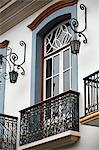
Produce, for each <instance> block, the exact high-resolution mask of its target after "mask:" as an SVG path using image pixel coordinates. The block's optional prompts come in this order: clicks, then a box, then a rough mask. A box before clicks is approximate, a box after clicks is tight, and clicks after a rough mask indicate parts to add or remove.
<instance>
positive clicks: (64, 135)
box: [19, 130, 80, 150]
mask: <svg viewBox="0 0 99 150" xmlns="http://www.w3.org/2000/svg"><path fill="white" fill-rule="evenodd" d="M70 135H73V136H77V137H80V134H79V132H77V131H72V130H69V131H66V132H63V133H60V134H56V135H53V136H50V137H47V138H44V139H42V140H38V141H35V142H32V143H29V144H25V145H23V146H19V150H22V149H26V148H29V147H34V146H37V145H40V144H44V143H47V142H51V141H54V140H57V139H60V138H63V137H67V136H70Z"/></svg>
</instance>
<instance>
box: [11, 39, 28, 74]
mask: <svg viewBox="0 0 99 150" xmlns="http://www.w3.org/2000/svg"><path fill="white" fill-rule="evenodd" d="M20 46H23V47H24V58H23V62H22V63H21V64H17V63H16V61H17V60H18V58H19V57H18V55H17V54H16V53H10V62H11V63H12V64H13V67H14V68H15V67H17V69H21V70H22V72H21V74H22V75H25V70H24V68H23V67H22V65H23V64H24V63H25V56H26V43H25V42H24V41H20Z"/></svg>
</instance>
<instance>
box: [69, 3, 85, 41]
mask: <svg viewBox="0 0 99 150" xmlns="http://www.w3.org/2000/svg"><path fill="white" fill-rule="evenodd" d="M80 9H81V10H83V11H84V13H85V27H84V29H83V30H81V31H77V30H76V28H77V27H78V26H79V22H78V20H77V19H75V18H72V19H71V21H70V24H69V25H70V27H71V29H72V30H73V31H74V32H75V33H77V34H78V35H79V37H81V36H83V37H84V40H83V43H85V44H86V43H87V38H86V36H85V35H84V33H83V32H84V31H85V30H86V29H87V8H86V6H85V5H84V4H80Z"/></svg>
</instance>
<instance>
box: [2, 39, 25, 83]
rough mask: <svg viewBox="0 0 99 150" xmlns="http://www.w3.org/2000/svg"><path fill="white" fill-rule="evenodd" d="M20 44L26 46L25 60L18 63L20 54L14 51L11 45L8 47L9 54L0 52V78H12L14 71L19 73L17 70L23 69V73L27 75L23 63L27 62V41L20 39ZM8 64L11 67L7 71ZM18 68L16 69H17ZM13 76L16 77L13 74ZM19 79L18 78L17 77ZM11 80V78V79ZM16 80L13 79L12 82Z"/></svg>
mask: <svg viewBox="0 0 99 150" xmlns="http://www.w3.org/2000/svg"><path fill="white" fill-rule="evenodd" d="M20 46H21V47H22V46H23V48H24V56H23V61H22V62H21V63H20V64H18V63H17V62H18V59H19V57H18V55H17V54H16V53H15V52H12V49H11V48H10V47H7V48H6V50H7V54H6V55H3V54H0V78H3V79H5V80H7V79H9V78H11V77H10V74H11V73H12V74H13V72H14V73H16V74H17V76H18V73H17V70H19V69H21V75H25V70H24V68H23V66H22V65H23V64H24V63H25V57H26V43H25V42H24V41H20ZM5 66H7V67H8V68H9V71H8V72H7V71H6V70H7V69H6V67H5ZM15 70H16V71H15ZM13 77H15V76H14V75H13ZM16 80H17V79H16ZM1 81H2V80H1ZM10 81H11V80H10ZM15 82H16V81H14V82H13V81H12V83H15Z"/></svg>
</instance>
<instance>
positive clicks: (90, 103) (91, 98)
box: [84, 70, 99, 116]
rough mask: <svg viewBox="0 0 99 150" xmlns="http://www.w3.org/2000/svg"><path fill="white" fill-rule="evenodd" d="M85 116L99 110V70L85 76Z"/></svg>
mask: <svg viewBox="0 0 99 150" xmlns="http://www.w3.org/2000/svg"><path fill="white" fill-rule="evenodd" d="M84 99H85V116H86V115H88V114H90V113H93V112H95V111H98V110H99V70H98V71H97V72H95V73H93V74H91V75H89V76H87V77H85V78H84Z"/></svg>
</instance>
